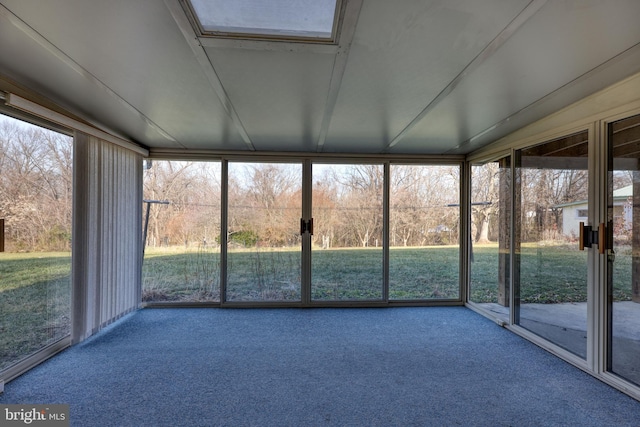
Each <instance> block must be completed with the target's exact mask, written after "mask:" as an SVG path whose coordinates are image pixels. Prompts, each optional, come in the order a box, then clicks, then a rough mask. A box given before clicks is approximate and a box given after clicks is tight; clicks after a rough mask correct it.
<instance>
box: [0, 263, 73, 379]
mask: <svg viewBox="0 0 640 427" xmlns="http://www.w3.org/2000/svg"><path fill="white" fill-rule="evenodd" d="M70 272H71V255H70V254H69V253H25V254H10V253H1V254H0V369H3V368H5V367H7V366H9V365H10V364H12V363H14V362H16V361H18V360H20V359H21V358H23V357H24V356H25V355H28V354H31V353H33V352H34V351H37V350H39V349H40V348H42V347H44V346H46V345H47V344H50V343H52V342H55V341H57V340H58V339H60V338H63V337H65V336H66V335H68V334H69V333H70V328H71V326H70V325H71V322H70V311H71V308H70V304H71V283H70Z"/></svg>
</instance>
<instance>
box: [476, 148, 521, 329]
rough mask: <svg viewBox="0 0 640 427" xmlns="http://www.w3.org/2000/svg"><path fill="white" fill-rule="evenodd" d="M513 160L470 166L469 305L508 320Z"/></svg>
mask: <svg viewBox="0 0 640 427" xmlns="http://www.w3.org/2000/svg"><path fill="white" fill-rule="evenodd" d="M511 188H512V182H511V158H510V157H509V156H506V157H502V158H500V159H498V160H494V161H487V162H480V163H474V164H472V166H471V227H470V228H471V235H470V247H469V301H471V302H474V303H478V304H483V306H484V307H485V308H486V309H488V310H490V311H491V312H492V313H494V314H495V315H496V316H497V317H500V318H501V319H502V320H503V321H507V320H508V319H509V306H510V280H511V277H510V265H511V264H510V257H511V253H510V245H511V198H512V194H511Z"/></svg>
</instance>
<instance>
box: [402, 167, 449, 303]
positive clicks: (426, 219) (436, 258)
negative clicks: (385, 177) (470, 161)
mask: <svg viewBox="0 0 640 427" xmlns="http://www.w3.org/2000/svg"><path fill="white" fill-rule="evenodd" d="M459 176H460V167H459V166H425V165H391V183H390V184H391V185H390V213H389V215H390V222H389V240H390V249H389V299H391V300H416V299H434V298H435V299H438V298H448V299H457V298H459V296H460V280H459V278H460V245H459V224H460V191H459V188H460V178H459Z"/></svg>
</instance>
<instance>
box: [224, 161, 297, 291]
mask: <svg viewBox="0 0 640 427" xmlns="http://www.w3.org/2000/svg"><path fill="white" fill-rule="evenodd" d="M228 182H229V196H228V199H229V206H228V228H227V289H226V301H300V300H301V280H300V274H301V271H300V269H301V253H302V249H301V248H302V245H301V238H300V218H301V216H302V165H301V164H284V163H236V162H229V181H228Z"/></svg>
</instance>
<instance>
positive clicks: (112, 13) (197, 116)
mask: <svg viewBox="0 0 640 427" xmlns="http://www.w3.org/2000/svg"><path fill="white" fill-rule="evenodd" d="M3 4H5V5H6V6H7V7H8V9H9V10H11V12H13V13H14V14H15V15H16V16H17V17H19V18H20V19H22V20H23V21H24V22H25V23H26V24H27V25H28V26H29V27H32V28H35V29H37V32H38V33H39V34H40V35H41V36H42V37H43V38H44V39H45V40H46V41H47V42H49V43H50V44H51V45H52V46H54V47H55V48H57V49H59V51H60V52H61V53H62V54H63V55H65V56H66V57H68V58H65V61H66V62H67V65H68V64H69V63H70V62H72V63H75V64H77V66H78V67H79V68H81V69H83V70H84V71H86V73H88V74H89V75H90V77H88V76H87V77H85V80H90V79H94V80H97V81H99V82H101V83H102V84H104V86H106V87H108V88H109V89H110V90H111V91H112V92H113V95H115V96H113V97H116V98H120V99H122V102H121V103H125V102H126V103H127V104H129V105H130V106H131V107H132V109H134V110H136V111H137V112H139V114H141V115H143V116H144V117H146V118H147V119H148V121H150V122H152V123H154V124H155V126H157V127H158V128H159V129H161V130H162V131H163V132H165V133H166V134H167V135H170V136H171V138H173V139H175V140H177V141H178V144H177V145H178V146H188V147H191V148H205V147H211V146H215V147H216V148H226V149H243V148H245V144H244V142H243V141H242V139H241V138H240V136H239V134H238V133H237V131H236V129H235V127H234V126H233V122H232V121H231V120H230V118H229V117H228V116H227V114H226V113H225V109H224V106H223V105H222V104H221V103H220V101H219V99H218V98H217V97H216V93H215V92H214V90H213V89H212V88H211V87H210V85H209V84H208V82H207V78H206V76H205V74H204V73H203V71H202V69H201V67H200V65H199V64H198V61H197V60H196V59H195V58H194V56H193V54H192V52H191V51H190V49H189V48H188V45H187V43H186V42H185V40H184V37H183V36H182V34H181V33H180V31H179V29H178V28H177V27H176V24H175V22H174V20H173V19H172V17H171V15H170V13H169V12H168V10H167V8H166V6H165V5H164V3H163V2H160V1H155V0H136V1H135V2H128V1H127V2H123V1H108V2H106V1H105V2H87V1H83V0H76V1H68V0H66V1H56V0H49V1H46V2H38V4H37V5H36V4H35V2H22V1H5V2H3ZM123 6H126V8H125V7H123ZM36 10H37V13H35V11H36ZM61 19H63V20H65V21H66V22H69V23H73V25H61V24H60V20H61ZM30 56H34V57H35V56H37V55H30ZM58 56H59V55H58ZM67 73H69V78H71V79H73V81H74V82H75V84H77V85H82V84H85V82H82V81H81V80H82V77H83V76H81V75H78V72H77V71H75V72H74V71H73V70H71V69H69V70H68V71H67ZM60 74H61V78H65V76H64V74H65V73H64V68H61V69H60ZM40 78H41V79H42V78H46V79H50V76H49V75H42V73H40ZM44 84H45V85H47V86H51V87H56V86H57V82H55V81H48V82H45V83H44ZM61 96H65V94H61ZM100 98H101V97H100V96H98V97H96V99H95V101H97V102H98V103H102V102H103V101H102V100H101V99H100ZM92 101H93V100H90V99H78V101H77V104H78V107H79V108H82V109H93V108H96V107H95V106H94V107H88V106H87V105H85V103H87V102H92ZM101 105H103V104H101ZM116 108H117V109H121V106H117V107H116ZM100 110H106V108H105V106H103V107H102V108H101V109H100ZM102 113H105V114H106V115H108V114H112V113H113V114H117V113H115V112H111V111H101V114H102ZM118 122H119V121H118ZM118 122H115V123H118ZM105 123H106V124H110V125H111V127H113V128H115V129H117V128H118V127H119V126H118V125H116V124H115V123H108V122H105ZM203 123H206V126H202V124H203ZM121 131H125V132H127V130H126V129H121ZM129 132H130V131H129ZM131 136H132V137H136V136H137V135H135V134H132V135H131ZM141 140H142V142H143V143H147V144H151V145H155V144H162V141H160V140H153V141H148V140H147V138H141ZM174 145H175V144H174Z"/></svg>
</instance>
